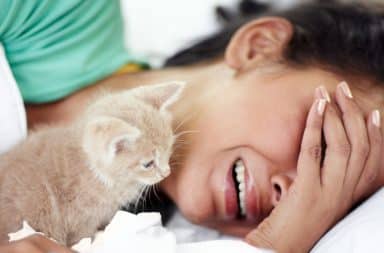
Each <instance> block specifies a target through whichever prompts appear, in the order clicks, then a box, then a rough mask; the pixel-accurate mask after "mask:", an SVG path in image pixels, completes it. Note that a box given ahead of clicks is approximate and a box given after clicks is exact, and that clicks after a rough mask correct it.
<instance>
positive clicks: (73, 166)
mask: <svg viewBox="0 0 384 253" xmlns="http://www.w3.org/2000/svg"><path fill="white" fill-rule="evenodd" d="M183 86H184V85H183V84H182V83H178V82H172V83H169V84H161V85H154V86H147V87H140V88H136V89H132V90H129V91H125V92H121V93H115V94H108V95H105V96H102V97H101V98H99V99H97V100H96V101H95V102H94V103H92V104H91V105H90V106H89V107H88V108H87V110H86V111H85V113H84V115H83V116H82V118H80V119H79V120H77V121H76V122H75V123H74V124H73V125H71V126H68V127H48V126H46V127H44V128H42V129H39V130H38V131H36V132H33V133H32V134H30V136H29V137H28V138H27V140H25V141H24V142H23V143H21V144H20V145H18V146H17V147H15V148H14V149H13V150H11V151H10V152H8V153H6V154H4V155H2V156H0V241H7V240H8V236H7V235H8V233H10V232H14V231H17V230H18V229H20V228H21V225H22V221H23V220H26V221H27V222H28V223H29V224H30V225H31V227H33V228H34V229H35V230H36V231H40V232H43V233H44V234H46V235H47V236H48V237H51V238H53V239H55V240H56V241H57V242H59V243H61V244H64V245H68V246H70V245H73V244H74V243H76V242H77V241H79V240H80V239H81V238H84V237H89V236H92V235H93V234H94V233H95V232H96V231H97V230H98V229H100V228H102V227H103V226H104V225H106V224H107V223H108V222H109V221H110V220H111V218H112V217H113V215H114V214H115V212H116V211H117V210H118V209H119V208H120V207H121V206H123V205H125V204H127V203H128V202H132V201H135V200H136V199H137V198H138V197H139V195H140V192H141V191H142V190H143V187H145V186H148V185H152V184H155V183H158V182H159V181H160V180H162V179H163V178H165V177H166V176H168V175H169V173H170V167H169V164H168V162H169V158H170V155H171V152H172V146H173V143H174V140H175V137H174V134H173V131H172V123H171V121H172V118H171V115H170V113H169V112H168V111H167V110H166V109H167V107H168V106H169V105H171V104H172V103H174V102H175V101H176V100H177V99H178V97H179V95H180V93H181V91H182V89H183Z"/></svg>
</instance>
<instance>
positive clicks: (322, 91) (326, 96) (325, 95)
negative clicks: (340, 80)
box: [318, 86, 331, 103]
mask: <svg viewBox="0 0 384 253" xmlns="http://www.w3.org/2000/svg"><path fill="white" fill-rule="evenodd" d="M318 89H319V91H320V94H321V98H323V99H325V100H326V101H327V102H328V103H331V97H330V96H329V93H328V91H327V89H326V88H325V87H324V86H320V87H319V88H318Z"/></svg>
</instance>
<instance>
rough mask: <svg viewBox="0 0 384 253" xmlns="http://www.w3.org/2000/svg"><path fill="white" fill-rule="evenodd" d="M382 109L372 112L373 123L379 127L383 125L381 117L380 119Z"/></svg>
mask: <svg viewBox="0 0 384 253" xmlns="http://www.w3.org/2000/svg"><path fill="white" fill-rule="evenodd" d="M380 118H381V117H380V111H379V110H374V111H373V112H372V123H373V124H374V125H375V126H377V127H380V125H381V119H380Z"/></svg>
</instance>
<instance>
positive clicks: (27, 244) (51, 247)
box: [0, 234, 73, 253]
mask: <svg viewBox="0 0 384 253" xmlns="http://www.w3.org/2000/svg"><path fill="white" fill-rule="evenodd" d="M0 252H1V253H49V252H50V253H52V252H55V253H73V251H72V250H70V249H68V248H65V247H63V246H61V245H58V244H56V243H55V242H54V241H52V240H49V239H48V238H46V237H44V236H42V235H38V234H36V235H32V236H29V237H27V238H25V239H23V240H18V241H14V242H10V243H9V244H4V245H0Z"/></svg>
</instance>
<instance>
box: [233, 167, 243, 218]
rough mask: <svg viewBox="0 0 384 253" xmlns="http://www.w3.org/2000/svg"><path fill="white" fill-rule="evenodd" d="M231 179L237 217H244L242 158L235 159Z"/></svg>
mask: <svg viewBox="0 0 384 253" xmlns="http://www.w3.org/2000/svg"><path fill="white" fill-rule="evenodd" d="M232 179H233V182H234V184H235V190H236V196H237V206H238V207H239V208H238V209H237V210H238V211H237V215H236V216H237V218H238V219H245V218H246V214H247V211H246V210H247V209H246V201H245V167H244V164H243V161H242V160H237V161H236V162H235V164H234V165H233V168H232Z"/></svg>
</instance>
